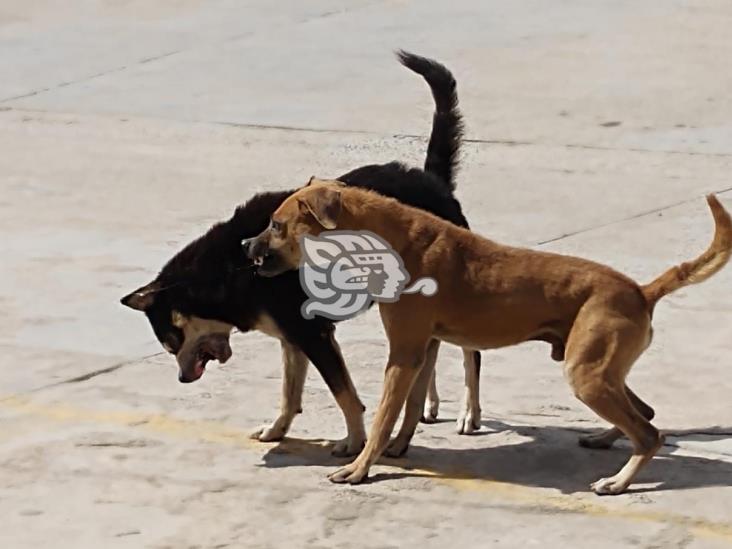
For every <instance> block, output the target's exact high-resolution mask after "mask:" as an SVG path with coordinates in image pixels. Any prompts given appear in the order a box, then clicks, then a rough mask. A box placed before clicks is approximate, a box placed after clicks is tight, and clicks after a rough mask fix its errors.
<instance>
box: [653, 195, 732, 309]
mask: <svg viewBox="0 0 732 549" xmlns="http://www.w3.org/2000/svg"><path fill="white" fill-rule="evenodd" d="M707 203H708V204H709V209H710V210H712V215H713V216H714V240H712V243H711V244H710V245H709V248H707V249H706V251H705V252H704V253H703V254H701V255H700V256H699V257H697V258H696V259H692V260H691V261H686V262H684V263H682V264H681V265H676V266H675V267H671V268H670V269H669V270H668V271H666V272H665V273H663V274H662V275H661V276H659V277H658V278H656V279H655V280H654V281H653V282H651V283H650V284H646V285H645V286H642V287H641V290H642V291H643V295H644V296H645V298H646V301H647V302H648V306H649V307H650V309H651V310H652V309H653V307H654V305H655V304H656V302H657V301H658V300H659V299H661V298H662V297H663V296H665V295H667V294H670V293H671V292H674V291H676V290H678V289H679V288H682V287H684V286H688V285H689V284H698V283H699V282H704V281H705V280H706V279H707V278H709V277H710V276H712V275H713V274H715V273H716V272H718V271H719V270H721V269H722V267H724V266H725V265H726V264H727V262H728V261H729V259H730V256H732V218H730V215H729V213H728V212H727V210H725V209H724V206H722V204H720V202H719V200H717V197H716V196H714V195H713V194H710V195H707Z"/></svg>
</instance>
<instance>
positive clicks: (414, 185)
mask: <svg viewBox="0 0 732 549" xmlns="http://www.w3.org/2000/svg"><path fill="white" fill-rule="evenodd" d="M397 56H398V58H399V61H400V62H401V63H402V64H403V65H404V66H406V67H407V68H409V69H410V70H412V71H414V72H416V73H417V74H420V75H421V76H422V77H423V78H424V79H425V80H426V81H427V83H428V84H429V86H430V90H431V91H432V96H433V98H434V101H435V112H434V116H433V126H432V133H431V135H430V140H429V145H428V149H427V157H426V160H425V164H424V170H421V169H418V168H409V167H407V166H405V165H404V164H401V163H399V162H390V163H388V164H372V165H367V166H363V167H360V168H357V169H355V170H352V171H350V172H348V173H346V174H343V175H341V176H340V177H338V178H337V179H338V180H340V181H343V182H344V183H346V184H347V185H354V186H358V187H363V188H367V189H371V190H374V191H376V192H378V193H380V194H383V195H385V196H389V197H392V198H396V199H397V200H399V201H401V202H404V203H405V204H409V205H411V206H415V207H418V208H422V209H424V210H427V211H429V212H432V213H434V214H435V215H438V216H440V217H442V218H444V219H446V220H448V221H451V222H452V223H455V224H456V225H460V226H463V227H467V226H468V222H467V220H466V219H465V216H464V215H463V213H462V209H461V207H460V203H459V202H458V201H457V200H456V199H455V197H454V195H453V193H454V190H455V182H454V176H455V172H456V169H457V164H458V153H459V149H460V143H461V139H462V134H463V127H462V121H461V116H460V112H459V110H458V100H457V92H456V85H455V79H454V78H453V76H452V74H451V73H450V71H449V70H448V69H447V68H446V67H444V66H443V65H441V64H439V63H437V62H435V61H432V60H430V59H426V58H424V57H420V56H417V55H413V54H411V53H407V52H404V51H401V52H398V54H397ZM292 192H294V191H279V192H266V193H260V194H257V195H255V196H254V197H252V198H251V199H250V200H248V201H247V202H246V204H244V205H242V206H239V207H238V208H237V209H236V211H235V212H234V215H233V216H232V217H231V218H230V219H229V220H228V221H225V222H223V223H219V224H217V225H215V226H214V227H212V228H211V229H210V230H209V231H208V232H207V233H206V234H205V235H203V236H202V237H200V238H199V239H197V240H195V241H193V242H191V243H190V244H189V245H188V246H186V247H185V248H184V249H183V250H181V251H180V252H179V253H178V254H176V255H175V256H174V257H173V258H171V260H170V261H169V262H168V263H167V264H166V265H165V266H164V267H163V269H162V270H161V271H160V274H159V275H158V278H157V280H158V281H160V282H162V283H164V284H165V285H173V286H172V288H171V290H169V292H170V294H171V295H170V296H169V297H170V300H169V301H170V302H175V303H177V305H178V308H179V309H182V310H186V311H190V312H191V313H194V312H195V310H197V309H200V308H201V307H205V309H206V313H207V314H206V316H207V317H208V318H217V317H218V316H221V315H220V314H215V313H214V310H216V309H221V308H223V309H226V317H227V319H228V320H227V321H231V320H233V319H235V318H241V319H242V321H241V322H234V324H237V325H238V327H239V328H240V329H247V327H246V324H247V322H244V321H243V319H244V318H245V317H246V318H253V317H256V315H257V310H261V309H265V310H266V309H269V308H270V306H272V307H274V305H273V303H274V302H275V301H277V297H276V296H271V297H270V295H269V293H268V292H266V291H265V289H264V288H261V286H266V282H265V281H262V280H259V279H255V277H254V272H253V269H252V268H251V267H252V265H251V264H250V263H249V260H248V259H247V258H246V256H245V254H244V253H242V251H241V248H240V243H241V241H242V240H245V239H248V238H251V237H254V236H256V235H258V234H259V233H260V232H262V231H263V230H264V229H265V228H266V227H267V224H268V223H269V219H270V216H271V215H272V213H274V211H275V210H276V209H277V208H278V207H279V206H280V204H281V203H282V202H283V201H284V200H285V199H286V198H287V197H288V196H289V195H290V194H291V193H292ZM284 276H286V275H284ZM286 278H288V279H292V281H293V284H297V285H298V287H299V281H298V280H297V277H296V276H293V277H289V276H286ZM181 283H182V284H181ZM255 287H256V288H257V291H256V292H254V291H253V290H254V288H255ZM214 288H215V291H214ZM299 291H300V293H301V294H302V299H303V300H304V298H305V296H304V293H303V292H302V290H301V289H299ZM255 293H256V294H257V295H252V294H255ZM270 301H271V302H273V303H270ZM290 306H291V307H293V308H297V307H298V305H297V304H296V303H292V304H291V305H290ZM236 309H243V310H238V311H237V310H236ZM250 309H251V310H250ZM254 309H256V310H254ZM303 320H304V319H303Z"/></svg>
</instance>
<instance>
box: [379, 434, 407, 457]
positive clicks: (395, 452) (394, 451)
mask: <svg viewBox="0 0 732 549" xmlns="http://www.w3.org/2000/svg"><path fill="white" fill-rule="evenodd" d="M407 450H409V439H406V438H400V437H395V438H394V439H392V441H391V442H390V443H389V446H387V447H386V450H384V455H385V456H386V457H390V458H399V457H402V456H403V455H404V454H406V453H407Z"/></svg>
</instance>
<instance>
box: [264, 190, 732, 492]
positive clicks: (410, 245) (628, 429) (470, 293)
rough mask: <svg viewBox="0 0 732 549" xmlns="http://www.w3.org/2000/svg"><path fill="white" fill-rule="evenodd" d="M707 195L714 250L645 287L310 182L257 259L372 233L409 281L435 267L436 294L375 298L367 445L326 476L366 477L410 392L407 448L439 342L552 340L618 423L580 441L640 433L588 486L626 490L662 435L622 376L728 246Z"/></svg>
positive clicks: (725, 217) (580, 384)
mask: <svg viewBox="0 0 732 549" xmlns="http://www.w3.org/2000/svg"><path fill="white" fill-rule="evenodd" d="M707 202H708V203H709V207H710V208H711V211H712V215H713V216H714V222H715V226H716V229H715V234H714V240H713V241H712V244H711V245H710V247H709V249H707V251H705V252H704V253H703V254H702V255H701V256H699V257H698V258H697V259H694V260H692V261H689V262H687V263H683V264H681V265H679V266H677V267H672V268H671V269H669V270H668V271H666V272H665V273H663V274H662V275H661V276H659V277H658V278H657V279H656V280H654V281H653V282H651V283H650V284H647V285H645V286H640V285H638V284H637V283H636V282H634V281H633V280H631V279H630V278H628V277H627V276H625V275H622V274H620V273H619V272H617V271H615V270H613V269H611V268H609V267H606V266H604V265H600V264H598V263H594V262H592V261H588V260H586V259H580V258H576V257H570V256H564V255H559V254H552V253H545V252H538V251H534V250H528V249H523V248H513V247H510V246H503V245H501V244H497V243H495V242H492V241H490V240H487V239H485V238H482V237H480V236H478V235H476V234H475V233H471V232H469V231H467V230H465V229H461V228H459V227H457V226H455V225H451V224H450V223H447V222H445V221H443V220H441V219H439V218H437V217H435V216H433V215H431V214H429V213H426V212H424V211H422V210H417V209H415V208H412V207H409V206H406V205H404V204H401V203H399V202H397V201H396V200H393V199H390V198H385V197H382V196H380V195H377V194H375V193H373V192H369V191H364V190H362V189H356V188H353V187H344V186H342V185H339V184H338V183H337V182H323V181H317V180H311V184H310V185H309V186H307V187H305V188H303V189H301V190H300V191H298V192H296V193H295V194H293V195H292V196H290V197H289V198H288V199H287V200H286V201H285V202H284V203H283V204H282V205H281V206H280V208H279V209H277V211H276V212H275V213H274V214H273V215H272V222H271V224H270V226H269V228H268V229H267V230H265V231H264V232H263V233H262V234H261V235H260V236H259V237H257V239H256V242H255V243H254V244H253V245H252V246H251V247H250V253H251V254H252V255H253V256H255V257H254V258H255V262H259V263H260V264H261V263H262V262H264V263H265V264H266V263H267V262H268V261H272V262H273V263H275V264H277V265H281V266H282V267H281V268H282V269H284V268H286V267H289V268H297V267H298V265H299V263H300V256H301V252H300V245H299V241H300V238H301V237H302V236H303V235H305V234H312V235H317V234H319V233H321V232H322V231H324V230H326V229H335V228H338V229H340V230H343V229H350V230H369V231H372V232H374V233H376V234H378V235H380V236H381V237H382V238H384V239H385V240H387V241H388V242H389V243H390V244H391V246H392V247H393V248H394V250H395V251H396V252H397V253H399V254H400V255H401V257H402V258H403V260H404V266H405V268H406V270H407V272H408V273H409V274H410V275H411V277H412V279H416V278H418V277H424V276H427V277H432V278H434V279H436V280H437V282H438V291H437V293H436V294H435V295H434V296H432V297H425V296H422V295H419V294H411V295H402V296H401V298H400V299H399V300H398V301H396V302H394V303H380V304H379V309H380V312H381V317H382V321H383V323H384V328H385V331H386V334H387V337H388V339H389V359H388V363H387V367H386V374H385V380H384V391H383V395H382V399H381V403H380V404H379V408H378V410H377V412H376V416H375V418H374V424H373V426H372V429H371V434H370V436H369V439H368V442H367V444H366V447H365V448H364V449H363V451H362V452H361V454H360V455H359V456H358V457H357V458H356V460H355V461H353V462H352V463H350V464H349V465H347V466H345V467H342V468H341V469H339V470H337V471H336V472H334V473H333V474H331V475H330V479H331V480H332V481H333V482H349V483H352V484H354V483H358V482H361V481H362V480H363V479H364V478H366V476H367V474H368V471H369V468H370V466H371V465H372V464H373V463H374V462H375V461H376V460H377V459H378V457H379V456H380V455H381V454H382V452H383V451H384V450H385V449H387V443H388V442H389V436H390V434H391V432H392V429H393V428H394V425H395V423H396V420H397V418H398V416H399V412H400V410H401V408H402V406H403V405H404V403H405V400H407V398H408V397H409V398H408V400H407V408H406V412H405V416H404V422H403V424H402V427H401V429H400V431H399V434H398V435H397V437H396V438H395V439H394V441H393V442H392V443H391V445H390V446H389V448H388V449H387V452H388V453H389V454H391V455H398V454H400V453H403V452H404V451H405V450H406V448H407V446H408V444H409V440H410V439H411V437H412V435H413V433H414V429H415V427H416V424H417V421H418V420H419V415H420V406H421V403H422V402H424V394H425V392H426V390H427V384H428V381H429V376H430V374H431V372H429V371H425V369H424V368H422V365H423V363H424V362H425V358H427V357H428V356H429V355H430V353H431V352H433V349H434V347H435V342H436V340H444V341H448V342H450V343H454V344H456V345H459V346H461V347H467V348H473V349H494V348H498V347H505V346H508V345H515V344H517V343H521V342H524V341H529V340H543V341H548V342H550V343H551V344H552V346H553V353H552V354H553V357H554V358H555V359H559V360H561V359H564V360H565V365H564V373H565V375H566V377H567V379H568V380H569V383H570V385H571V387H572V389H573V391H574V394H575V395H576V396H577V398H579V399H580V400H581V401H582V402H584V403H585V404H586V405H587V406H589V407H590V408H592V409H593V410H594V411H595V412H596V413H597V414H598V415H599V416H600V417H602V418H603V419H605V420H606V421H608V422H610V423H612V424H613V425H614V426H615V427H614V428H613V429H610V430H608V431H605V432H603V433H600V434H598V435H594V436H590V437H585V438H584V439H583V440H582V441H581V442H582V443H583V445H585V446H592V447H609V446H610V445H611V444H612V443H613V442H614V441H615V440H616V439H617V438H618V437H620V436H621V435H623V434H624V435H626V436H627V437H628V438H629V439H630V441H631V442H632V444H633V454H632V456H631V458H630V459H629V460H628V462H627V463H626V464H625V466H623V468H622V469H621V470H620V471H619V472H618V473H617V474H616V475H614V476H612V477H609V478H602V479H600V480H598V481H597V482H594V483H593V484H592V489H593V490H594V491H595V492H596V493H598V494H618V493H620V492H622V491H624V490H625V489H626V488H627V487H628V486H629V485H630V483H631V482H632V480H633V478H634V477H635V476H636V474H637V473H638V471H639V470H640V469H641V467H642V466H643V465H644V464H645V463H646V462H647V461H649V460H650V459H651V458H652V457H653V456H654V454H655V453H656V451H657V450H658V449H659V448H660V447H661V446H662V445H663V440H664V437H663V435H661V434H660V433H659V432H658V430H657V429H656V428H655V427H654V426H653V425H651V423H650V419H652V418H653V414H654V412H653V409H652V408H651V407H650V406H648V405H647V404H645V403H644V402H643V401H642V400H641V399H640V398H638V397H637V396H636V395H635V394H634V393H633V392H632V391H631V390H630V389H629V388H628V387H627V385H625V378H626V376H627V374H628V372H629V371H630V368H631V366H632V365H633V363H634V362H635V360H636V359H637V358H638V357H639V356H640V354H641V353H642V352H643V351H644V350H645V349H646V348H647V347H648V345H649V343H650V342H651V336H652V333H653V330H652V328H651V316H652V313H653V308H654V306H655V304H656V302H657V301H658V300H659V299H660V298H662V297H663V296H665V295H666V294H668V293H670V292H673V291H674V290H677V289H678V288H681V287H682V286H685V285H687V284H695V283H698V282H702V281H704V280H706V279H707V278H709V277H710V276H712V275H713V274H714V273H716V272H717V271H719V270H720V269H721V268H722V267H723V266H724V265H725V264H726V263H727V261H728V260H729V258H730V254H731V253H732V220H731V219H730V216H729V214H728V213H727V211H726V210H725V209H724V208H723V207H722V205H721V204H720V203H719V201H718V200H717V199H716V198H715V197H714V196H713V195H709V196H708V197H707ZM269 274H273V273H272V271H271V270H269Z"/></svg>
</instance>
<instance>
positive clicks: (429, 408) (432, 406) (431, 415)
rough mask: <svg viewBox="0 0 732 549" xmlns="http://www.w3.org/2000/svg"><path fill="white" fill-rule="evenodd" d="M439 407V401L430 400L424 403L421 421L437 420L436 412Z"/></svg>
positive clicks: (431, 421)
mask: <svg viewBox="0 0 732 549" xmlns="http://www.w3.org/2000/svg"><path fill="white" fill-rule="evenodd" d="M439 408H440V401H439V400H438V401H434V400H432V401H430V400H429V399H428V400H427V401H426V402H425V403H424V412H423V413H422V418H421V420H420V421H421V422H422V423H435V422H436V421H437V412H438V411H439Z"/></svg>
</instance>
